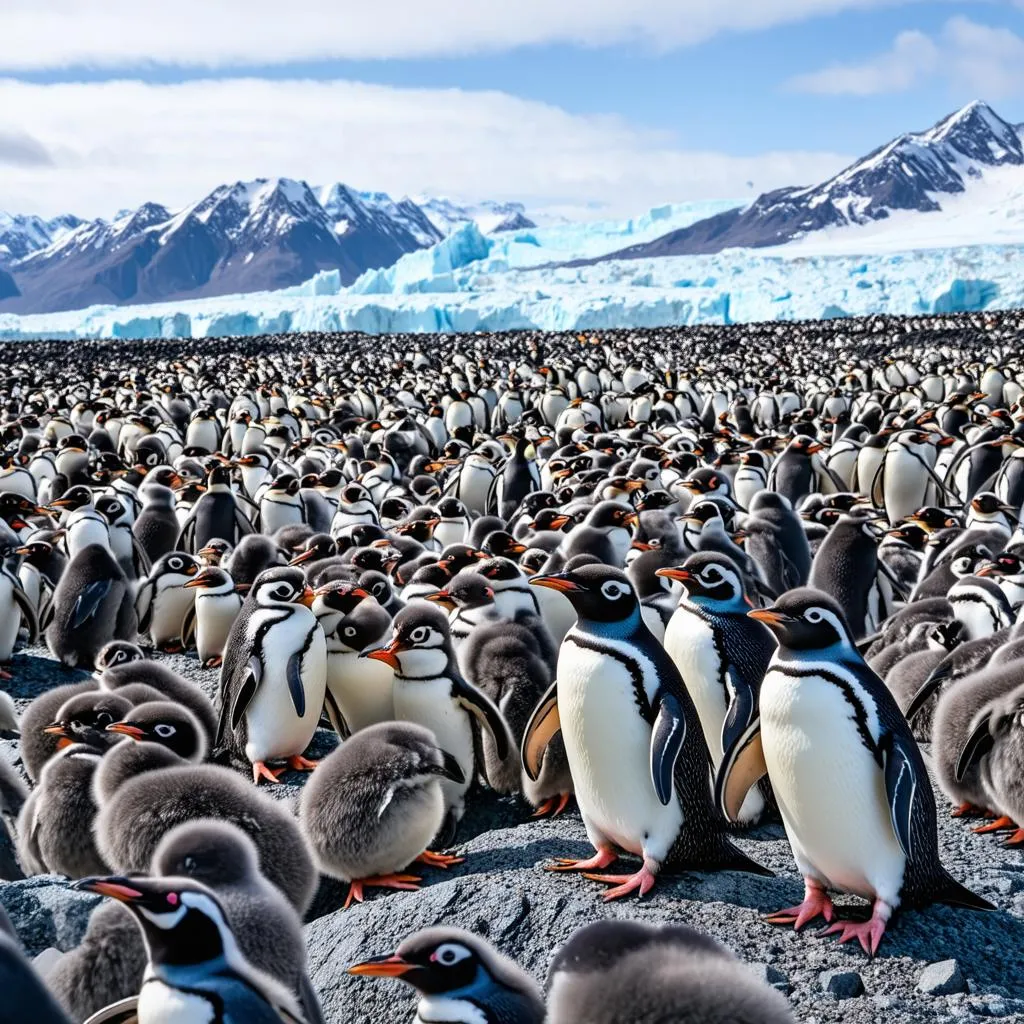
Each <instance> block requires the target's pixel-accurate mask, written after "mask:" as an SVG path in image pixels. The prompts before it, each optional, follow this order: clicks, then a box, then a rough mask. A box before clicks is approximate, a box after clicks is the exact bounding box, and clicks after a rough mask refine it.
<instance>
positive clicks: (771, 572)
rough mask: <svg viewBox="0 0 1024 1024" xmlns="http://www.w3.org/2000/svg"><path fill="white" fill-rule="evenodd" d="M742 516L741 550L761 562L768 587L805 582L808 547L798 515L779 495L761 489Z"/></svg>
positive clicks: (781, 590) (778, 589)
mask: <svg viewBox="0 0 1024 1024" xmlns="http://www.w3.org/2000/svg"><path fill="white" fill-rule="evenodd" d="M749 511H750V514H749V515H748V516H747V517H746V518H745V519H744V520H743V532H744V534H746V543H745V544H744V550H745V551H746V552H747V554H748V555H750V557H751V558H752V559H753V560H754V561H755V562H756V563H757V564H758V566H760V568H761V572H762V573H763V574H764V579H765V582H766V583H767V584H768V589H769V590H771V591H772V592H773V593H776V594H782V593H784V592H785V591H787V590H792V589H793V587H802V586H804V585H805V584H806V583H807V577H808V575H809V574H810V571H811V549H810V545H809V544H808V542H807V534H806V533H805V532H804V529H803V526H802V524H801V521H800V517H799V516H798V515H797V514H796V512H794V511H793V506H792V505H791V504H790V503H789V502H788V501H787V500H786V499H785V498H784V497H783V496H782V495H781V494H774V493H773V492H772V491H763V492H762V493H760V494H758V495H756V496H755V497H754V498H753V499H751V502H750V509H749Z"/></svg>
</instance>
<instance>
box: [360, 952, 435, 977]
mask: <svg viewBox="0 0 1024 1024" xmlns="http://www.w3.org/2000/svg"><path fill="white" fill-rule="evenodd" d="M419 969H420V968H419V967H417V965H416V964H410V963H408V962H407V961H405V960H403V959H402V958H401V957H400V956H399V955H398V954H397V953H395V954H393V955H392V956H375V957H374V958H373V959H372V960H365V961H364V962H363V963H361V964H355V965H354V966H353V967H350V968H349V969H348V973H349V974H355V975H358V976H360V977H366V978H401V977H403V976H404V975H406V974H408V973H409V972H410V971H418V970H419Z"/></svg>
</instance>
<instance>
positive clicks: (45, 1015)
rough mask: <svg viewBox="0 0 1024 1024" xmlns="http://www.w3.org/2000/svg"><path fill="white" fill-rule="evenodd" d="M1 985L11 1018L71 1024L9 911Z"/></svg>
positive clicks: (1, 936) (0, 950)
mask: <svg viewBox="0 0 1024 1024" xmlns="http://www.w3.org/2000/svg"><path fill="white" fill-rule="evenodd" d="M0 985H2V986H3V991H4V1016H5V1017H7V1019H8V1020H10V1021H12V1022H13V1021H22V1020H30V1021H33V1022H34V1024H71V1018H70V1017H69V1016H68V1015H67V1014H66V1013H65V1012H64V1011H63V1010H62V1009H61V1007H60V1005H59V1004H58V1002H57V1001H56V999H54V997H53V995H52V994H51V993H50V990H49V989H48V988H47V986H46V985H45V984H44V983H43V980H42V978H40V977H39V975H38V974H37V973H36V971H35V970H34V968H33V967H32V965H31V964H30V963H29V961H28V959H27V958H26V957H25V954H24V953H23V952H22V950H21V946H20V944H19V942H18V937H17V935H15V934H14V929H13V928H12V927H11V926H10V922H9V921H8V919H7V915H6V913H4V914H3V927H0Z"/></svg>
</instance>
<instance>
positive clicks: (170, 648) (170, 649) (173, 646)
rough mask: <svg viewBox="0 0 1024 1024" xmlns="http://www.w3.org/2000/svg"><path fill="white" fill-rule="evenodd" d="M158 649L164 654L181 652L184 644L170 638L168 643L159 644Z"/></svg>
mask: <svg viewBox="0 0 1024 1024" xmlns="http://www.w3.org/2000/svg"><path fill="white" fill-rule="evenodd" d="M158 649H159V650H161V651H163V652H164V654H181V653H182V651H184V650H185V646H184V644H182V643H181V641H173V640H172V641H171V642H170V643H166V644H160V645H159V648H158Z"/></svg>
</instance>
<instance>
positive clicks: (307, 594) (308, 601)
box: [298, 587, 316, 608]
mask: <svg viewBox="0 0 1024 1024" xmlns="http://www.w3.org/2000/svg"><path fill="white" fill-rule="evenodd" d="M315 597H316V595H315V594H314V593H313V588H312V587H306V588H305V589H304V590H303V591H302V595H301V596H300V597H299V599H298V603H299V604H304V605H305V606H306V607H307V608H312V607H313V600H314V599H315Z"/></svg>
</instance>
